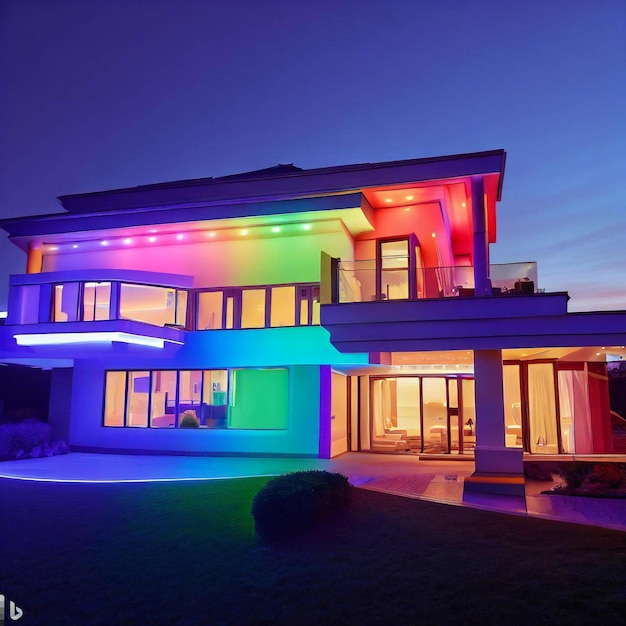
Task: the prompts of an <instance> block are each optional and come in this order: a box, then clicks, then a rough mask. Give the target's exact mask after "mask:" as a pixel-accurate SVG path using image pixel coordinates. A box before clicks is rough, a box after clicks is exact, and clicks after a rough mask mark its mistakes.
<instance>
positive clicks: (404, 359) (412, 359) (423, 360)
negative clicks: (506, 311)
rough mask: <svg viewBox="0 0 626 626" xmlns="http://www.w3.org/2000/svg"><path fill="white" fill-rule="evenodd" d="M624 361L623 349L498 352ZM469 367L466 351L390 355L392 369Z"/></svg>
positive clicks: (512, 356)
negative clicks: (458, 365) (401, 366)
mask: <svg viewBox="0 0 626 626" xmlns="http://www.w3.org/2000/svg"><path fill="white" fill-rule="evenodd" d="M620 357H621V358H622V359H623V360H626V348H625V347H624V346H594V347H586V348H526V349H521V348H520V349H517V348H516V349H506V350H502V359H503V360H504V361H536V360H542V359H547V360H557V361H574V362H579V361H606V360H607V359H611V358H613V359H619V358H620ZM457 363H458V364H461V365H464V364H472V363H473V353H472V351H470V350H448V351H434V352H393V353H392V354H391V364H392V365H424V364H440V365H451V364H457Z"/></svg>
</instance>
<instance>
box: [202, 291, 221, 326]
mask: <svg viewBox="0 0 626 626" xmlns="http://www.w3.org/2000/svg"><path fill="white" fill-rule="evenodd" d="M223 300H224V294H223V293H222V292H221V291H202V292H200V293H199V294H198V315H197V323H196V328H197V329H198V330H213V329H218V328H222V310H223Z"/></svg>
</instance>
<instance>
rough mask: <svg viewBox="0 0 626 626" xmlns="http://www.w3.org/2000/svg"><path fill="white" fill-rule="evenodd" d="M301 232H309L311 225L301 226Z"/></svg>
mask: <svg viewBox="0 0 626 626" xmlns="http://www.w3.org/2000/svg"><path fill="white" fill-rule="evenodd" d="M302 230H311V224H302Z"/></svg>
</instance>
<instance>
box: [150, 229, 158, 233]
mask: <svg viewBox="0 0 626 626" xmlns="http://www.w3.org/2000/svg"><path fill="white" fill-rule="evenodd" d="M150 232H151V233H158V232H159V231H158V230H157V229H156V228H153V229H152V230H151V231H150Z"/></svg>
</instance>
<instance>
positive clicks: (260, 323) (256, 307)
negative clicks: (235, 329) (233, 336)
mask: <svg viewBox="0 0 626 626" xmlns="http://www.w3.org/2000/svg"><path fill="white" fill-rule="evenodd" d="M264 327H265V289H244V290H243V291H242V293H241V328H264Z"/></svg>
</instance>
